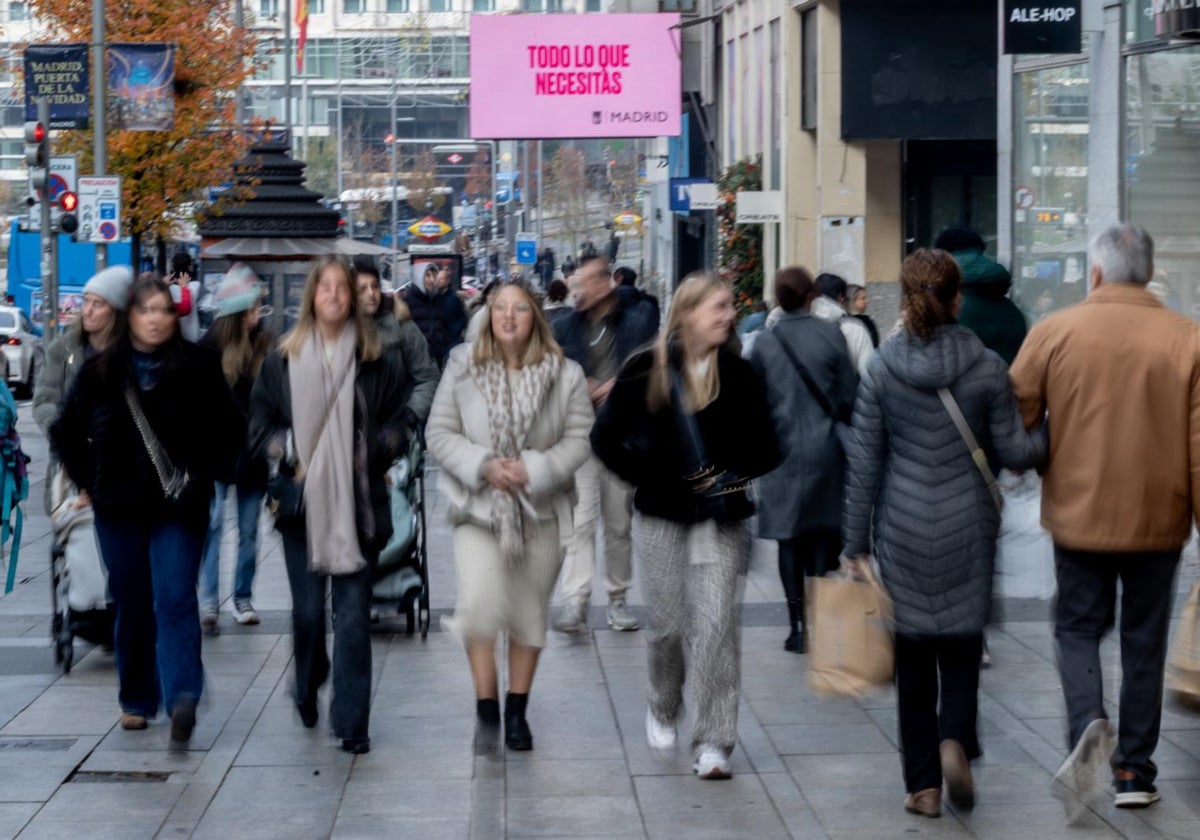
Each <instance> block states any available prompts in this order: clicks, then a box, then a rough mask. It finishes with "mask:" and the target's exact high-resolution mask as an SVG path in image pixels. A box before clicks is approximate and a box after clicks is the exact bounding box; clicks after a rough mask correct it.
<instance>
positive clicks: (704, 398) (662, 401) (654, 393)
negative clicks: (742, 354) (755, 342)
mask: <svg viewBox="0 0 1200 840" xmlns="http://www.w3.org/2000/svg"><path fill="white" fill-rule="evenodd" d="M728 290H729V284H728V283H726V282H725V281H724V280H722V279H721V278H720V277H718V276H717V275H716V274H714V273H712V272H709V271H693V272H692V273H691V274H689V275H687V276H686V277H684V278H683V282H681V283H680V284H679V287H678V288H677V289H675V294H674V295H673V296H672V297H671V310H670V311H669V312H668V313H667V324H666V326H665V327H663V330H662V332H660V333H659V335H658V340H657V341H655V343H654V366H653V367H652V368H651V370H650V381H649V383H648V384H647V386H646V405H647V406H649V408H650V410H651V411H662V410H663V409H664V408H666V407H667V406H668V405H670V404H671V355H672V354H673V353H674V354H677V355H678V354H682V353H686V350H685V349H684V347H683V346H675V347H673V345H682V343H683V338H684V335H683V333H684V330H685V329H686V327H685V325H684V320H685V319H686V317H687V316H688V315H690V314H691V313H692V312H694V311H695V310H696V308H697V307H699V306H700V304H702V303H704V301H705V300H707V299H708V298H709V296H711V295H713V294H715V293H716V292H723V291H728ZM725 346H726V348H728V349H730V350H731V351H732V352H734V353H737V352H738V346H739V345H738V340H737V333H736V332H735V331H733V330H730V332H729V341H728V342H726V344H725ZM715 354H716V351H713V355H712V356H711V357H710V359H709V364H708V367H707V369H706V370H705V371H704V373H703V375H702V376H700V377H696V376H692V375H691V373H690V372H689V371H688V370H687V367H688V366H687V364H686V361H688V360H686V359H685V360H684V362H685V364H684V365H683V368H684V369H683V370H681V371H680V373H681V374H683V377H682V378H683V384H684V399H685V400H686V402H687V405H686V406H684V408H686V410H688V411H690V412H697V411H700V410H701V409H703V408H704V407H705V406H707V405H709V404H710V403H711V402H713V401H714V400H715V399H716V398H717V397H718V396H719V395H720V393H721V376H720V374H719V373H718V371H717V360H716V355H715ZM691 361H700V360H698V359H695V360H691Z"/></svg>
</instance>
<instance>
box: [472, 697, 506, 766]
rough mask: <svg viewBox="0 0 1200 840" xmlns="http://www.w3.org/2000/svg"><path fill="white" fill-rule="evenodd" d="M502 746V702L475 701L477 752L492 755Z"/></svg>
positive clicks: (489, 699) (492, 700) (492, 699)
mask: <svg viewBox="0 0 1200 840" xmlns="http://www.w3.org/2000/svg"><path fill="white" fill-rule="evenodd" d="M499 747H500V702H499V701H498V700H496V699H494V698H488V699H485V700H476V701H475V754H476V755H492V754H494V753H495V752H497V751H498V750H499Z"/></svg>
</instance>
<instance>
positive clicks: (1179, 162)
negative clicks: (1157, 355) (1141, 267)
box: [1124, 45, 1200, 319]
mask: <svg viewBox="0 0 1200 840" xmlns="http://www.w3.org/2000/svg"><path fill="white" fill-rule="evenodd" d="M1124 184H1125V196H1124V199H1125V216H1126V218H1128V219H1130V220H1131V221H1134V222H1137V223H1138V224H1140V225H1142V226H1143V227H1145V228H1146V230H1148V231H1149V232H1150V235H1151V236H1153V237H1154V243H1155V261H1154V262H1155V277H1154V286H1153V287H1152V288H1153V290H1154V291H1156V292H1157V293H1158V294H1159V295H1160V297H1161V298H1162V300H1163V301H1164V302H1165V303H1166V304H1167V305H1168V306H1171V307H1173V308H1175V309H1177V310H1178V311H1180V312H1184V313H1186V314H1187V315H1189V316H1191V317H1193V318H1197V319H1200V225H1198V224H1197V219H1200V45H1198V46H1189V47H1183V48H1176V49H1164V50H1158V51H1155V52H1144V53H1138V54H1131V55H1128V56H1127V57H1126V58H1125V181H1124Z"/></svg>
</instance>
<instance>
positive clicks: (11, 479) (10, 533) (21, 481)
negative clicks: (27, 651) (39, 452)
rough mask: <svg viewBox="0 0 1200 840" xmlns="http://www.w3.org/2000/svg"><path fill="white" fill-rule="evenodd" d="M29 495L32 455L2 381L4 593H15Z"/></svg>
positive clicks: (0, 526)
mask: <svg viewBox="0 0 1200 840" xmlns="http://www.w3.org/2000/svg"><path fill="white" fill-rule="evenodd" d="M28 496H29V457H28V456H27V455H26V454H25V452H24V451H23V450H22V449H21V436H20V435H19V434H18V433H17V404H16V402H15V401H14V400H13V396H12V392H11V391H9V390H8V386H7V385H5V384H4V383H3V382H0V561H3V560H4V545H5V543H7V542H8V541H9V540H10V539H11V540H12V547H11V549H10V550H9V556H8V574H7V575H6V576H5V581H4V593H5V594H6V595H7V594H8V593H9V592H12V589H13V584H14V583H15V582H16V578H17V559H18V557H19V556H20V553H21V529H22V527H23V526H24V524H25V512H24V511H23V510H22V509H21V502H23V501H25V499H26V498H27V497H28Z"/></svg>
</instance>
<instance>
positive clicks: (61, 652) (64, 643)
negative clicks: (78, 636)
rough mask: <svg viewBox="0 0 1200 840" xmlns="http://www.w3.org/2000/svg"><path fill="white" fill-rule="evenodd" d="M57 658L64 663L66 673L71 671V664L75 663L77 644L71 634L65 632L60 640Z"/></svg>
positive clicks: (63, 667)
mask: <svg viewBox="0 0 1200 840" xmlns="http://www.w3.org/2000/svg"><path fill="white" fill-rule="evenodd" d="M55 658H56V659H57V660H58V661H59V662H60V663H62V669H63V673H64V674H69V673H71V666H72V665H73V664H74V663H75V644H74V640H73V639H72V638H71V637H70V634H63V636H62V637H60V638H59V640H58V650H57V653H56V656H55Z"/></svg>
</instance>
